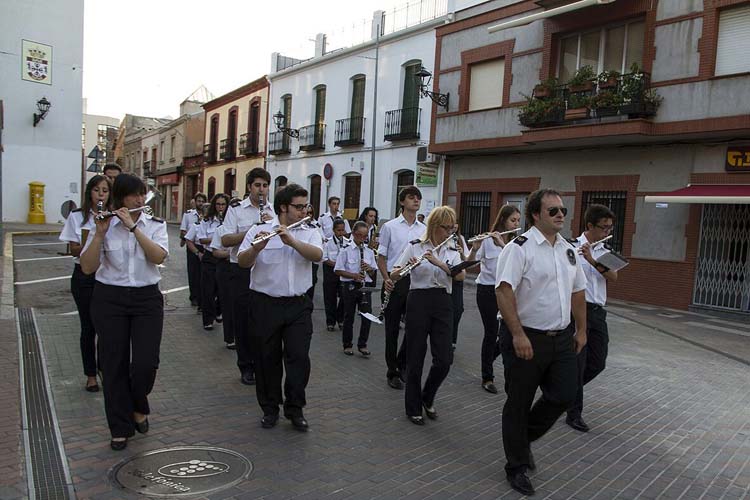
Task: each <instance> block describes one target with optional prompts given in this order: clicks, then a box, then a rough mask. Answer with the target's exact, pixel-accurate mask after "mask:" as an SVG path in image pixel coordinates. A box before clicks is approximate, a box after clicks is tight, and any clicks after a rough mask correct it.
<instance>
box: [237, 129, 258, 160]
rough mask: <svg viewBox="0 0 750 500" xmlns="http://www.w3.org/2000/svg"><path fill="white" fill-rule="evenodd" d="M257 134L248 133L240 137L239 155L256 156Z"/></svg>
mask: <svg viewBox="0 0 750 500" xmlns="http://www.w3.org/2000/svg"><path fill="white" fill-rule="evenodd" d="M259 138H260V136H259V134H258V132H248V133H247V134H242V135H241V136H240V154H242V155H245V156H250V155H256V154H258V152H259V150H260V148H259Z"/></svg>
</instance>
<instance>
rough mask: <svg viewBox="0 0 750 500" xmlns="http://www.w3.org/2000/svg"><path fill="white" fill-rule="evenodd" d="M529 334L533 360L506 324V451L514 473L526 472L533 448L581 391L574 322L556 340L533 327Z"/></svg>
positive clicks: (503, 333) (502, 348) (508, 469)
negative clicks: (518, 349)
mask: <svg viewBox="0 0 750 500" xmlns="http://www.w3.org/2000/svg"><path fill="white" fill-rule="evenodd" d="M524 331H525V332H526V335H527V336H528V338H529V341H530V342H531V346H532V348H533V350H534V357H533V358H531V359H530V360H524V359H521V358H519V357H517V356H516V354H515V351H514V349H513V337H512V336H511V333H510V330H508V327H507V326H506V325H505V323H504V322H501V323H500V351H501V354H502V356H503V369H504V373H505V392H506V394H507V395H508V398H507V399H506V401H505V406H503V448H505V458H506V459H507V463H506V464H505V470H506V472H508V473H515V472H518V471H526V469H527V468H528V466H529V450H530V448H529V444H530V443H531V442H533V441H536V440H537V439H539V438H540V437H542V436H543V435H544V434H545V433H546V432H547V431H548V430H549V429H550V427H552V425H554V423H555V421H556V420H557V419H558V418H559V417H560V415H562V414H563V413H564V412H565V410H567V409H568V408H569V407H570V405H572V404H573V401H574V400H575V396H576V390H577V388H578V384H577V383H576V377H577V373H578V365H577V361H576V352H575V347H574V341H573V332H574V327H573V324H572V323H571V324H570V325H569V326H568V328H567V329H566V330H565V331H564V332H561V333H559V334H558V335H557V336H554V337H549V336H547V335H545V334H543V333H539V332H538V331H536V330H531V329H529V328H524ZM537 388H541V390H542V396H541V397H540V398H539V399H538V400H537V401H536V403H534V395H535V393H536V390H537ZM532 403H533V406H532Z"/></svg>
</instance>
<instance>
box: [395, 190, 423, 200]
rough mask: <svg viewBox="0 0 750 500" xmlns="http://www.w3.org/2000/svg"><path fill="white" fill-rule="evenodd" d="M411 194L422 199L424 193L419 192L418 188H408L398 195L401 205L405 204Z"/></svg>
mask: <svg viewBox="0 0 750 500" xmlns="http://www.w3.org/2000/svg"><path fill="white" fill-rule="evenodd" d="M410 194H413V195H414V196H416V197H417V198H418V199H420V200H421V199H422V191H420V190H419V188H418V187H417V186H406V187H405V188H403V189H402V190H401V191H399V193H398V201H399V202H400V203H403V202H404V200H405V199H406V197H407V196H409V195H410Z"/></svg>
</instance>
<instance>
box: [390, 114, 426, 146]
mask: <svg viewBox="0 0 750 500" xmlns="http://www.w3.org/2000/svg"><path fill="white" fill-rule="evenodd" d="M421 119H422V109H421V108H403V109H394V110H393V111H388V112H386V114H385V140H386V141H403V140H406V139H419V126H420V121H421Z"/></svg>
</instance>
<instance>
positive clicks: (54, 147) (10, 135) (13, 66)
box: [0, 0, 83, 222]
mask: <svg viewBox="0 0 750 500" xmlns="http://www.w3.org/2000/svg"><path fill="white" fill-rule="evenodd" d="M62 19H64V20H65V21H64V22H61V20H62ZM82 75H83V0H37V1H34V2H21V1H10V2H8V1H4V2H2V8H1V12H0V102H1V103H2V107H1V108H0V109H1V110H2V111H1V112H2V119H1V121H2V131H1V132H0V133H2V136H1V141H2V147H0V165H1V168H2V219H3V220H4V221H26V218H27V213H28V211H29V200H30V198H29V194H28V183H29V182H32V181H41V182H43V183H45V184H46V192H45V196H46V197H45V204H44V206H45V215H46V220H47V222H57V221H61V220H62V219H63V218H62V216H61V214H60V207H61V205H62V204H63V202H65V201H66V200H73V201H74V202H75V203H76V204H79V203H80V191H81V166H82V162H81V123H82V111H81V90H82ZM43 98H46V100H47V101H48V102H49V103H50V104H51V106H50V108H49V112H48V113H47V114H46V116H45V117H44V119H43V120H39V121H38V123H37V124H36V126H34V114H39V110H38V109H37V103H38V101H41V100H42V99H43Z"/></svg>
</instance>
